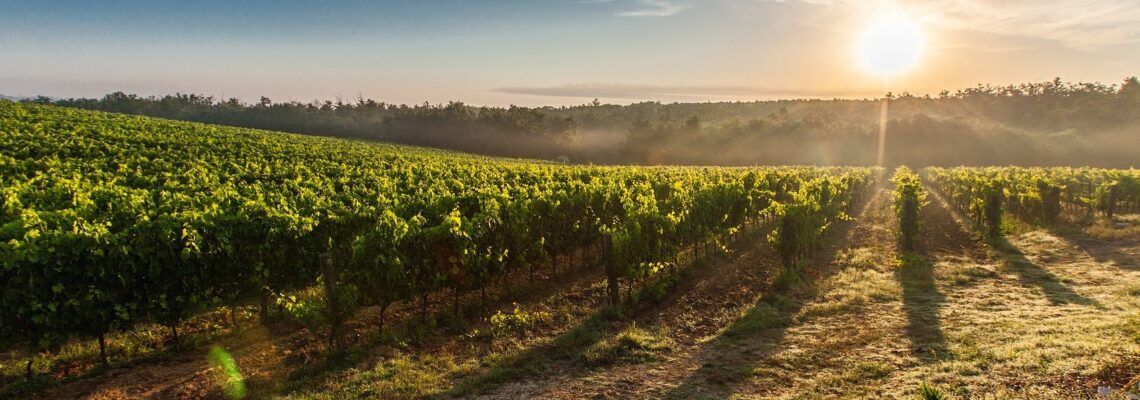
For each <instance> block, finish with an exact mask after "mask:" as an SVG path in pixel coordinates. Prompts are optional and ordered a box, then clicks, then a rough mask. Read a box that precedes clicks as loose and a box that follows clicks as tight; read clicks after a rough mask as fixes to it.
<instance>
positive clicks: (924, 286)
mask: <svg viewBox="0 0 1140 400" xmlns="http://www.w3.org/2000/svg"><path fill="white" fill-rule="evenodd" d="M901 260H902V265H900V266H899V268H898V269H896V270H895V277H896V278H897V279H898V280H899V283H900V284H901V285H902V290H903V293H902V297H903V309H904V310H905V311H906V319H907V326H906V334H907V337H908V338H910V343H911V350H912V351H913V352H914V354H915V355H916V356H917V357H918V358H919V359H920V360H922V361H923V362H928V363H929V362H934V361H938V360H940V359H942V358H943V357H945V356H946V355H948V354H949V346H948V344H947V343H946V337H945V335H943V333H942V321H941V319H940V317H939V311H940V310H941V309H942V306H943V304H945V303H946V296H945V295H943V294H942V292H941V291H939V290H938V285H936V284H935V280H934V264H933V263H931V262H930V259H929V258H927V257H926V256H925V255H922V254H918V253H909V252H908V253H904V254H903V255H902V257H901Z"/></svg>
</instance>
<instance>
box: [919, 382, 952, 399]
mask: <svg viewBox="0 0 1140 400" xmlns="http://www.w3.org/2000/svg"><path fill="white" fill-rule="evenodd" d="M918 397H919V398H920V399H922V400H946V399H947V398H948V397H947V396H946V394H945V393H943V392H942V390H941V389H939V388H937V387H935V386H933V385H931V384H929V383H926V382H923V383H922V384H920V385H919V386H918Z"/></svg>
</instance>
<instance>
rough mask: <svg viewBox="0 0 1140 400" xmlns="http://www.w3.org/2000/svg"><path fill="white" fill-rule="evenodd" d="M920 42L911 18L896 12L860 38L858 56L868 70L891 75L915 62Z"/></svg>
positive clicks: (919, 54) (918, 53)
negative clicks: (899, 15) (897, 14)
mask: <svg viewBox="0 0 1140 400" xmlns="http://www.w3.org/2000/svg"><path fill="white" fill-rule="evenodd" d="M923 42H924V39H923V36H922V30H921V29H919V27H918V25H917V24H915V23H914V22H911V21H909V20H906V19H903V18H900V17H897V16H887V17H882V18H880V19H878V20H876V21H875V22H874V23H872V24H871V25H870V26H868V27H867V30H865V31H863V35H862V36H861V37H860V38H859V58H860V61H861V62H862V64H863V67H864V68H866V69H867V70H868V71H870V72H871V73H874V74H876V75H879V76H882V77H890V76H894V75H898V74H899V73H902V72H904V71H906V70H907V69H909V68H910V67H912V66H914V64H916V63H917V62H918V58H919V56H921V55H922V47H923Z"/></svg>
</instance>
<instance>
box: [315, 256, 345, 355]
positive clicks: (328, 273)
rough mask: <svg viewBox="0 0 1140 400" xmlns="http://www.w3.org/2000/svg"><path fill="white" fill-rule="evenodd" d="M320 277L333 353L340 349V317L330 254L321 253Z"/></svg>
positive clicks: (330, 345)
mask: <svg viewBox="0 0 1140 400" xmlns="http://www.w3.org/2000/svg"><path fill="white" fill-rule="evenodd" d="M320 258H321V276H323V277H324V281H325V303H326V304H327V306H328V310H329V348H330V349H333V350H334V351H339V350H340V349H341V337H340V330H341V329H340V328H341V326H340V325H341V318H340V317H341V316H340V307H338V305H337V298H336V265H335V264H333V256H332V253H331V252H325V253H321V255H320Z"/></svg>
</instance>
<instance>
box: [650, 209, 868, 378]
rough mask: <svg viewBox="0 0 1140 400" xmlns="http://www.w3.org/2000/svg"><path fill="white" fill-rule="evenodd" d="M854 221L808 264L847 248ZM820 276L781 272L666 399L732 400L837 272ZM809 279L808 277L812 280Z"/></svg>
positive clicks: (832, 235)
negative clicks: (696, 367)
mask: <svg viewBox="0 0 1140 400" xmlns="http://www.w3.org/2000/svg"><path fill="white" fill-rule="evenodd" d="M876 197H879V199H880V201H876V200H870V201H868V202H866V203H864V204H863V208H862V210H860V212H859V214H858V216H857V217H856V220H864V219H866V218H867V217H868V215H869V214H870V213H871V212H874V211H875V210H873V206H874V205H875V204H880V202H881V199H882V195H881V194H876ZM856 224H857V223H856V222H851V221H848V222H844V223H841V224H838V225H836V226H835V229H834V230H833V231H831V232H829V233H828V237H829V238H831V240H830V241H831V245H829V246H827V247H825V248H824V250H823V251H822V252H820V253H819V254H816V255H815V257H814V260H817V261H818V262H819V263H824V264H825V263H827V262H829V261H831V260H834V259H835V258H836V255H837V254H838V253H839V252H840V251H842V250H844V249H847V248H848V246H846V244H849V243H852V242H853V240H854V239H855V233H856V232H855V230H854V228H855V226H856ZM814 272H819V273H820V274H818V275H817V274H812V273H803V272H796V273H790V272H784V273H782V274H781V275H782V276H780V277H778V278H777V279H776V282H775V283H774V284H773V286H774V287H773V288H771V290H770V291H768V293H765V294H763V295H761V296H760V297H759V298H758V299H757V300H756V302H755V303H754V304H753V305H752V307H751V308H750V309H749V310H748V311H747V312H746V313H745V314H744V315H743V316H741V317H740V318H739V319H737V320H736V321H735V322H733V323H732V325H730V326H729V327H727V328H725V330H724V331H723V332H722V333H721V334H720V335H719V336H717V337H716V338H714V339H712V340H711V341H709V342H708V343H706V344H705V345H704V348H703V349H702V354H700V355H698V359H701V360H705V361H704V364H702V365H701V367H700V368H698V369H697V370H696V371H694V372H693V373H691V374H690V375H689V376H688V377H687V378H685V380H684V381H682V382H680V384H678V385H677V386H675V387H673V388H672V389H671V390H669V391H668V392H666V393H664V394H662V395H661V396H659V397H660V398H667V399H692V398H700V399H723V398H729V397H732V395H733V391H734V389H735V388H737V387H739V386H740V385H742V384H744V383H746V382H747V381H748V380H749V379H751V378H752V377H753V376H754V375H755V369H756V368H757V367H758V366H760V365H762V364H763V363H764V362H765V360H767V359H768V358H769V357H770V356H771V355H772V354H774V353H775V352H776V351H778V350H779V349H780V343H781V342H782V341H783V339H784V337H785V336H787V330H788V328H789V327H791V324H792V322H793V317H794V316H795V315H796V314H798V313H799V312H800V310H801V309H802V308H803V307H804V306H805V305H806V304H807V303H808V302H809V301H811V300H812V299H814V298H816V297H817V295H818V286H817V285H816V282H819V281H822V280H823V279H826V277H827V276H829V275H831V274H834V273H835V272H838V271H837V269H835V268H825V269H823V270H820V271H814ZM813 275H814V277H813Z"/></svg>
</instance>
